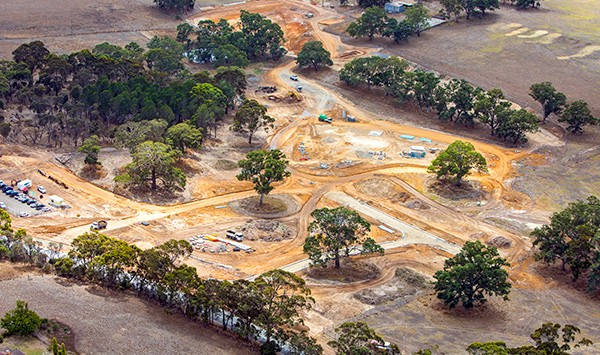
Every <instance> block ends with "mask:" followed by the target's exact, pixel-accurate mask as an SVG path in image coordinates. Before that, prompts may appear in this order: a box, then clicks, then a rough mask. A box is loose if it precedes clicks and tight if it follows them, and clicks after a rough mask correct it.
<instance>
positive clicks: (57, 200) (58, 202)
mask: <svg viewBox="0 0 600 355" xmlns="http://www.w3.org/2000/svg"><path fill="white" fill-rule="evenodd" d="M48 199H49V201H50V202H49V203H50V204H51V205H53V206H56V207H61V206H62V205H64V204H65V200H63V198H62V197H59V196H56V195H52V196H50V197H48Z"/></svg>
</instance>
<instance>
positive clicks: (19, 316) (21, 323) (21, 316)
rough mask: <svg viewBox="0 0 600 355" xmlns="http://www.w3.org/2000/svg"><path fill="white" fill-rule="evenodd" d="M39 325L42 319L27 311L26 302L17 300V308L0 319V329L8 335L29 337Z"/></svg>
mask: <svg viewBox="0 0 600 355" xmlns="http://www.w3.org/2000/svg"><path fill="white" fill-rule="evenodd" d="M41 325H42V319H41V318H40V317H39V316H38V315H37V313H35V312H34V311H32V310H30V309H29V306H28V305H27V302H25V301H21V300H17V307H16V308H15V309H13V310H12V311H9V312H8V313H6V314H5V315H4V318H2V319H0V327H2V328H4V329H6V332H7V333H8V335H21V336H27V335H31V334H33V333H35V332H36V331H37V330H38V329H39V327H40V326H41Z"/></svg>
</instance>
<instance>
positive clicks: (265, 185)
mask: <svg viewBox="0 0 600 355" xmlns="http://www.w3.org/2000/svg"><path fill="white" fill-rule="evenodd" d="M288 164H289V162H288V161H287V160H285V154H283V153H282V152H281V151H279V150H278V149H273V150H269V151H265V150H262V149H260V150H255V151H252V152H250V153H248V154H246V159H243V160H240V161H239V162H238V166H239V167H240V168H241V169H242V171H241V172H240V173H239V174H238V175H237V176H236V177H237V179H238V180H249V181H252V183H253V184H254V190H255V191H256V192H257V193H258V194H259V195H260V205H262V204H263V202H264V199H265V196H266V195H268V194H269V193H270V192H271V191H273V189H274V187H273V186H272V184H273V183H274V182H277V181H283V179H284V178H286V177H288V176H290V172H289V171H287V170H285V168H286V167H287V166H288Z"/></svg>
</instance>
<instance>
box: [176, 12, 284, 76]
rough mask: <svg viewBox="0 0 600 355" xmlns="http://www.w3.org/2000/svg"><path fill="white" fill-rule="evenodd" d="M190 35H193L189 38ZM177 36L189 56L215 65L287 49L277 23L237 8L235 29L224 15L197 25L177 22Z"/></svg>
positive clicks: (269, 56) (243, 63) (273, 54)
mask: <svg viewBox="0 0 600 355" xmlns="http://www.w3.org/2000/svg"><path fill="white" fill-rule="evenodd" d="M194 35H195V36H196V37H195V39H194V38H192V39H190V37H191V36H194ZM177 40H178V41H179V42H181V43H182V44H184V45H185V47H186V49H187V50H188V51H189V52H188V55H189V56H193V57H195V59H196V60H198V61H201V62H206V63H213V64H214V65H215V67H218V66H238V67H245V66H246V65H248V63H249V61H251V60H260V59H274V60H277V59H280V58H281V57H283V56H284V55H285V53H287V51H286V49H285V48H283V43H284V42H285V39H284V37H283V31H282V30H281V27H279V25H278V24H276V23H275V22H273V21H271V20H269V19H268V18H265V17H264V16H262V15H261V14H254V13H250V12H248V11H245V10H241V11H240V22H239V31H236V30H235V28H234V27H233V26H231V25H230V24H229V22H227V20H225V19H221V20H219V21H218V22H214V21H212V20H202V21H200V22H199V23H198V26H197V28H194V27H193V26H192V25H190V24H189V23H187V22H184V23H182V24H180V25H179V26H177Z"/></svg>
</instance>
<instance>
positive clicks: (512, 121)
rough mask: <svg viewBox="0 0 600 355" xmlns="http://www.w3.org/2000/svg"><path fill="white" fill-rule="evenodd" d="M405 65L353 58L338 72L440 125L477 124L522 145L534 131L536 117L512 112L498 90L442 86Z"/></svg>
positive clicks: (434, 77)
mask: <svg viewBox="0 0 600 355" xmlns="http://www.w3.org/2000/svg"><path fill="white" fill-rule="evenodd" d="M408 67H409V64H408V62H407V61H405V60H401V59H398V58H397V57H388V58H381V57H377V56H373V57H365V58H357V59H354V60H352V61H350V62H349V63H347V64H346V65H345V66H344V67H343V68H342V70H340V80H341V81H343V82H344V83H346V84H348V85H351V86H358V85H366V86H368V87H369V88H370V87H382V88H383V89H384V91H385V93H386V95H389V96H392V97H393V98H394V99H395V100H396V101H397V102H399V103H400V104H404V103H408V102H414V103H415V104H416V105H417V106H418V107H419V109H420V110H424V111H427V112H429V111H431V110H435V111H436V112H437V116H438V118H439V119H440V120H443V121H454V122H456V123H460V124H463V125H465V126H469V127H472V126H473V125H474V124H475V121H476V120H477V121H480V122H482V123H484V124H486V125H488V126H489V127H490V133H491V135H492V136H497V137H499V138H502V139H504V140H511V141H513V142H515V143H516V142H524V141H526V133H527V132H535V131H536V130H537V129H538V120H537V117H536V116H535V115H534V114H532V113H530V112H528V111H526V110H523V109H521V110H514V109H512V108H511V103H510V102H508V101H506V99H505V97H504V94H503V93H502V90H500V89H492V90H489V91H484V90H482V89H480V88H476V87H473V86H471V85H470V84H469V83H468V82H467V81H465V80H458V79H452V80H450V81H448V82H442V81H441V79H440V77H438V76H437V75H435V74H434V73H432V72H426V71H421V70H415V71H407V69H408Z"/></svg>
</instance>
